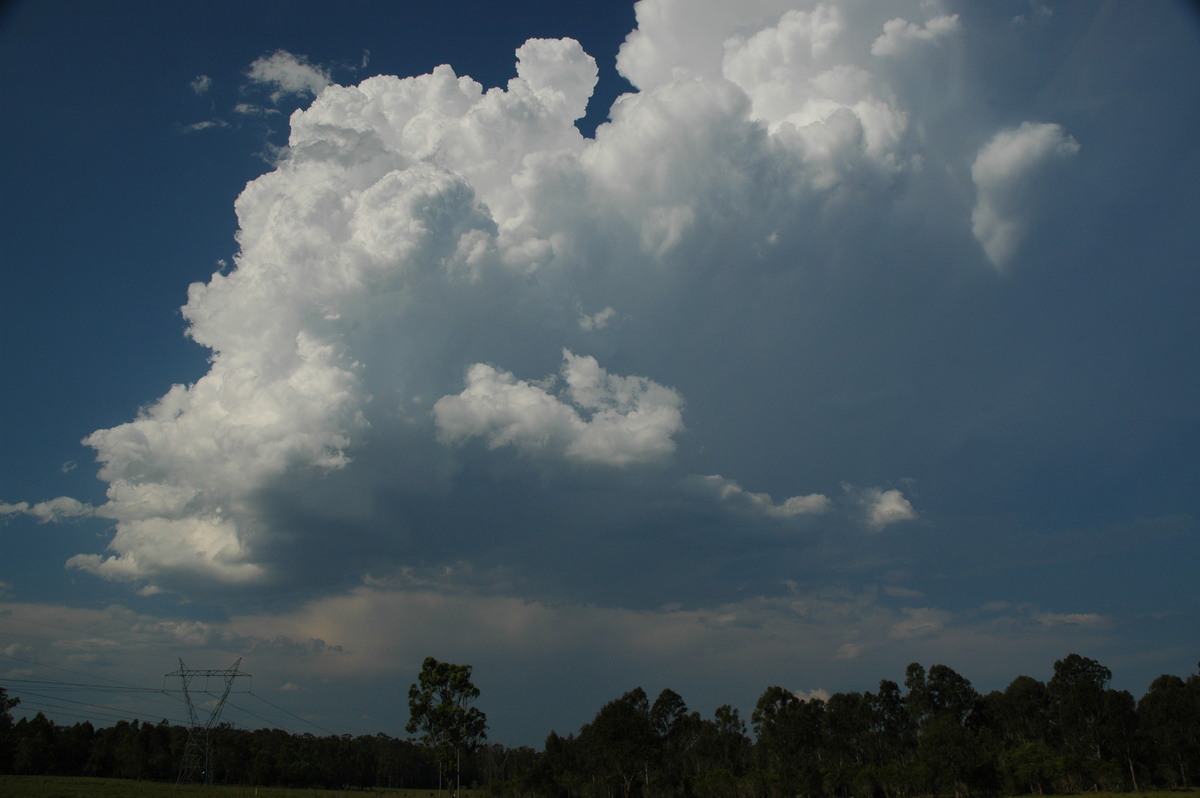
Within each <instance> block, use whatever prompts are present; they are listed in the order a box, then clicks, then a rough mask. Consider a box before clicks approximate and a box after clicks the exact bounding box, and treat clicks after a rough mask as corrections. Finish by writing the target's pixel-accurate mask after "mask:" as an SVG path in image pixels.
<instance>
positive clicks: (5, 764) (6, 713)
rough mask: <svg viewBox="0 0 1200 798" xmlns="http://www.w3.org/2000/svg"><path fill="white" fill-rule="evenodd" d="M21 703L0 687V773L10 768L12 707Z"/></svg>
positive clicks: (6, 771)
mask: <svg viewBox="0 0 1200 798" xmlns="http://www.w3.org/2000/svg"><path fill="white" fill-rule="evenodd" d="M19 703H21V699H19V698H9V697H8V691H7V690H5V689H4V688H3V687H0V773H8V772H9V771H10V770H11V769H12V743H11V735H12V725H13V723H12V712H11V710H12V708H13V707H15V706H16V705H17V704H19Z"/></svg>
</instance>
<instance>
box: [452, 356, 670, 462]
mask: <svg viewBox="0 0 1200 798" xmlns="http://www.w3.org/2000/svg"><path fill="white" fill-rule="evenodd" d="M561 376H562V378H563V381H564V382H565V384H566V387H565V390H564V391H563V392H562V395H561V396H555V395H554V394H552V393H550V391H549V390H547V389H546V388H544V387H542V386H541V385H538V384H534V383H530V382H526V381H524V380H518V379H517V378H515V377H514V376H513V375H512V374H510V373H508V372H503V371H499V370H497V369H496V368H494V367H492V366H489V365H486V364H483V363H476V364H475V365H473V366H471V367H470V369H468V371H467V378H466V383H467V385H466V388H465V389H464V390H463V391H462V392H461V393H458V394H455V395H451V396H443V397H442V398H441V399H439V400H438V401H437V403H436V404H435V405H434V407H433V413H434V418H435V420H436V423H437V427H438V431H439V435H440V436H441V438H442V439H443V440H445V441H446V442H448V443H456V442H460V441H463V440H466V439H468V438H472V437H484V438H486V439H487V441H488V446H489V447H491V448H493V449H494V448H498V447H501V446H515V447H517V448H518V449H521V450H523V451H526V452H541V453H547V454H551V455H555V456H562V457H565V458H567V459H568V460H575V461H578V462H585V463H603V464H606V465H615V466H622V465H629V464H632V463H639V462H646V461H653V460H660V459H662V458H663V457H666V456H667V455H669V454H671V452H673V451H674V450H675V442H674V440H673V436H674V435H675V434H677V433H679V432H681V431H682V430H683V415H682V410H681V409H682V404H683V402H682V399H681V398H680V396H679V394H678V393H676V392H675V391H673V390H671V389H670V388H666V387H664V386H661V385H659V384H657V383H655V382H653V381H652V380H648V379H646V378H645V377H622V376H619V375H615V374H609V373H608V372H607V371H605V370H604V369H603V368H601V367H600V364H599V362H598V361H597V360H596V359H595V358H594V357H587V356H577V355H574V354H572V353H571V352H569V351H566V350H564V351H563V366H562V371H561Z"/></svg>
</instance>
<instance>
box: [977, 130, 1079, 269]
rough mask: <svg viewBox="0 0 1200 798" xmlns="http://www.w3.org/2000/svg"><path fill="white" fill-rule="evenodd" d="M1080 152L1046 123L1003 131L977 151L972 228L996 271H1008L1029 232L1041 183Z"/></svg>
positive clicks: (1068, 137)
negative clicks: (1048, 172)
mask: <svg viewBox="0 0 1200 798" xmlns="http://www.w3.org/2000/svg"><path fill="white" fill-rule="evenodd" d="M1078 152H1079V142H1077V141H1076V140H1075V139H1074V138H1072V137H1071V136H1070V135H1069V134H1068V133H1067V132H1066V131H1065V130H1063V128H1062V127H1061V126H1060V125H1056V124H1051V123H1046V122H1024V123H1022V124H1021V125H1020V126H1019V127H1016V128H1010V129H1007V130H1002V131H1000V132H999V133H997V134H996V135H995V136H994V137H993V138H992V139H991V141H989V142H988V143H987V144H985V145H984V146H983V148H982V149H981V150H980V151H979V154H978V155H977V156H976V158H975V163H974V164H972V166H971V178H972V180H974V181H975V190H976V202H975V209H974V210H973V211H972V213H971V225H972V230H973V232H974V233H975V238H977V239H978V240H979V243H980V244H981V245H982V246H983V250H984V252H986V253H987V256H988V258H989V259H990V260H991V261H992V263H993V264H994V265H995V266H996V268H998V269H1002V268H1004V266H1005V265H1006V264H1007V263H1008V262H1009V260H1010V259H1011V258H1012V256H1013V254H1014V253H1015V252H1016V250H1017V248H1018V247H1019V246H1020V245H1021V242H1022V241H1023V240H1024V238H1025V235H1026V233H1027V232H1028V228H1029V225H1030V223H1031V219H1030V214H1031V213H1032V212H1034V211H1036V197H1037V192H1036V189H1037V187H1038V178H1040V177H1041V176H1042V175H1043V174H1044V173H1045V171H1046V170H1047V168H1048V167H1049V166H1051V165H1053V164H1055V163H1059V162H1061V161H1065V160H1067V159H1069V158H1071V157H1073V156H1074V155H1075V154H1076V153H1078Z"/></svg>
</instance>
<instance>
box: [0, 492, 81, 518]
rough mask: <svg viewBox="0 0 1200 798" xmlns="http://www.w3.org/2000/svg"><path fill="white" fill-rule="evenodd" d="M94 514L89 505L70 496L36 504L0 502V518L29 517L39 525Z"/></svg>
mask: <svg viewBox="0 0 1200 798" xmlns="http://www.w3.org/2000/svg"><path fill="white" fill-rule="evenodd" d="M95 512H96V508H94V507H92V506H91V505H90V504H85V503H84V502H81V501H79V500H78V499H72V498H71V497H70V496H59V497H58V498H56V499H50V500H49V501H44V502H37V503H36V504H29V503H28V502H16V503H15V504H6V503H4V502H0V516H6V515H30V516H33V517H34V518H36V519H37V520H38V523H39V524H48V523H57V522H58V521H62V520H64V519H67V518H84V517H87V516H90V515H93V514H95Z"/></svg>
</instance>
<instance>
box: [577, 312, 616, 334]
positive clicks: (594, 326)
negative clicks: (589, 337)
mask: <svg viewBox="0 0 1200 798" xmlns="http://www.w3.org/2000/svg"><path fill="white" fill-rule="evenodd" d="M615 315H617V312H616V311H615V310H613V309H612V308H610V307H606V308H604V310H599V311H596V312H595V313H592V314H591V315H588V314H586V313H583V314H580V316H579V329H581V330H584V331H586V332H591V331H592V330H603V329H604V328H605V327H607V326H608V323H609V322H610V321H611V320H612V318H613V316H615Z"/></svg>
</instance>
